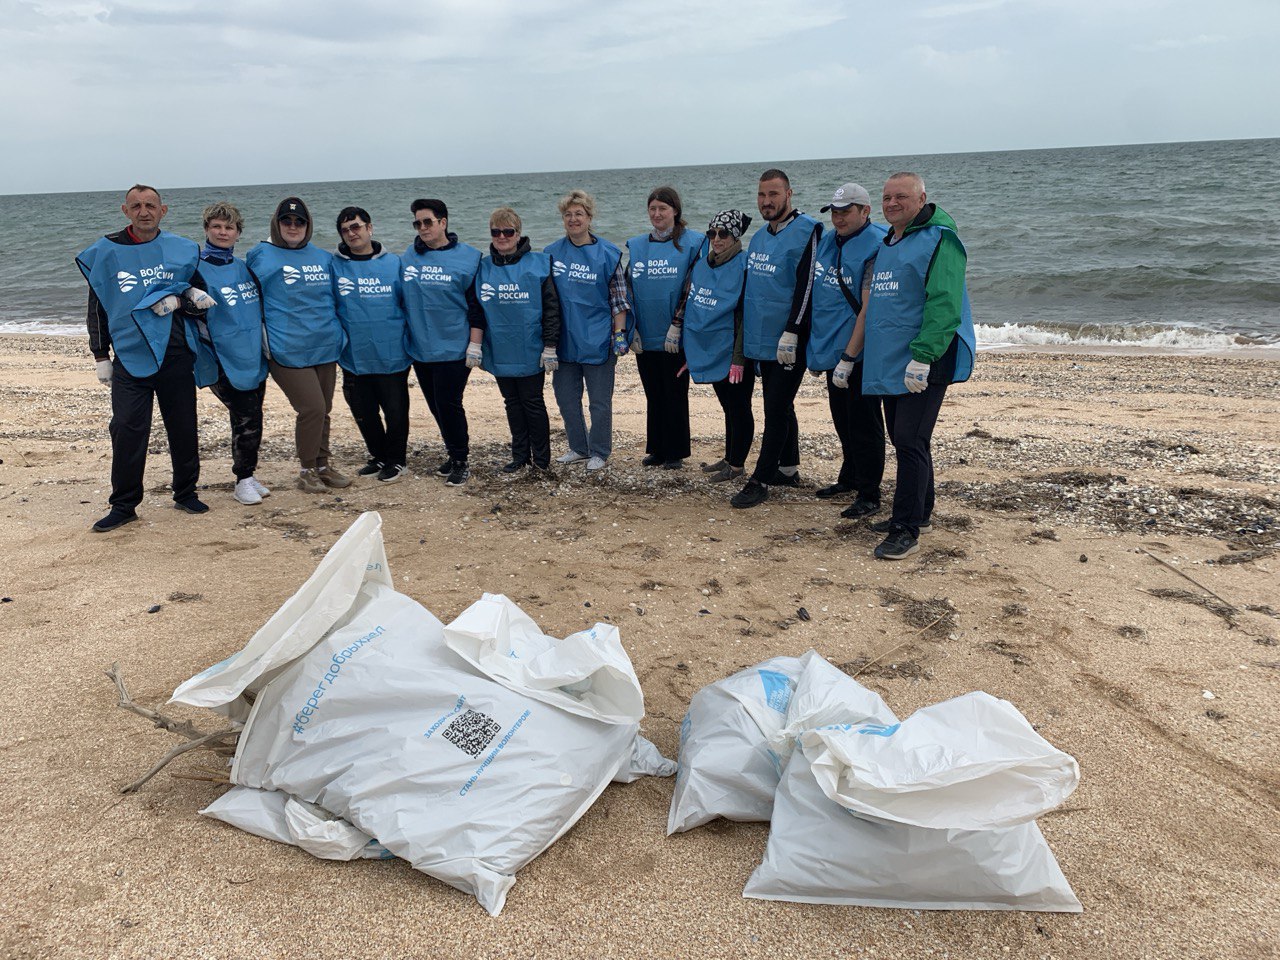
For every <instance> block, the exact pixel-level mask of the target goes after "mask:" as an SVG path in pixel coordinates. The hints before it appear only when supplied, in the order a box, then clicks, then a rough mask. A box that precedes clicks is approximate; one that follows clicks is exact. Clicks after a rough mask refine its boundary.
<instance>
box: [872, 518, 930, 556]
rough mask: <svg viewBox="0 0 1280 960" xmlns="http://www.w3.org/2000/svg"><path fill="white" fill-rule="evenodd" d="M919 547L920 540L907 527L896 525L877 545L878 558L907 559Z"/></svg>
mask: <svg viewBox="0 0 1280 960" xmlns="http://www.w3.org/2000/svg"><path fill="white" fill-rule="evenodd" d="M919 549H920V544H919V542H918V541H917V540H916V538H915V537H913V536H912V535H911V534H910V533H909V532H908V531H907V528H906V527H898V526H895V527H894V528H893V529H891V530H890V531H889V535H888V536H887V537H885V538H884V541H883V542H882V543H881V544H880V546H878V547H876V551H875V553H876V559H877V560H905V559H906V558H907V557H909V556H911V555H912V554H913V553H915V552H916V551H917V550H919Z"/></svg>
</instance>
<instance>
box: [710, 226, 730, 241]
mask: <svg viewBox="0 0 1280 960" xmlns="http://www.w3.org/2000/svg"><path fill="white" fill-rule="evenodd" d="M707 239H708V240H732V239H733V233H732V232H731V231H729V230H726V229H724V227H712V228H711V229H710V230H708V231H707Z"/></svg>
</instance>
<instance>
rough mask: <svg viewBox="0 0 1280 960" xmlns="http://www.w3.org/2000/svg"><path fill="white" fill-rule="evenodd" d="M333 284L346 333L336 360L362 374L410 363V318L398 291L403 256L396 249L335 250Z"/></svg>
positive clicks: (401, 367) (393, 370) (397, 368)
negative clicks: (362, 253)
mask: <svg viewBox="0 0 1280 960" xmlns="http://www.w3.org/2000/svg"><path fill="white" fill-rule="evenodd" d="M333 285H334V289H335V290H336V291H337V293H338V321H339V322H340V323H341V324H342V331H343V333H345V334H346V343H345V344H343V347H342V353H341V354H339V356H338V365H339V366H341V367H342V369H343V370H346V371H348V372H350V373H354V374H359V375H365V374H371V373H399V372H400V371H401V370H406V369H408V367H409V354H408V351H407V350H406V349H405V339H406V337H407V336H408V318H407V316H406V315H405V310H404V301H403V299H402V297H401V292H400V258H399V257H397V256H396V255H395V254H394V253H383V254H380V255H379V256H376V257H374V258H373V259H372V260H348V259H346V258H345V257H341V256H336V257H334V258H333Z"/></svg>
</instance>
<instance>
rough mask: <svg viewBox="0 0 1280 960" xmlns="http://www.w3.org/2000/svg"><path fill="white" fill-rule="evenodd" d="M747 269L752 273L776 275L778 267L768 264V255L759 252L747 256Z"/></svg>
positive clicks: (774, 264)
mask: <svg viewBox="0 0 1280 960" xmlns="http://www.w3.org/2000/svg"><path fill="white" fill-rule="evenodd" d="M747 268H748V269H749V270H750V271H751V272H752V273H777V272H778V265H777V264H776V263H770V262H769V255H768V254H767V253H761V252H760V251H759V250H757V251H755V252H754V253H752V254H749V255H748V256H747Z"/></svg>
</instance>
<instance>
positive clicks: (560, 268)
mask: <svg viewBox="0 0 1280 960" xmlns="http://www.w3.org/2000/svg"><path fill="white" fill-rule="evenodd" d="M568 269H569V266H568V264H564V263H561V262H560V261H559V260H552V261H551V273H552V275H553V276H557V277H563V276H564V272H565V271H566V270H568Z"/></svg>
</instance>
